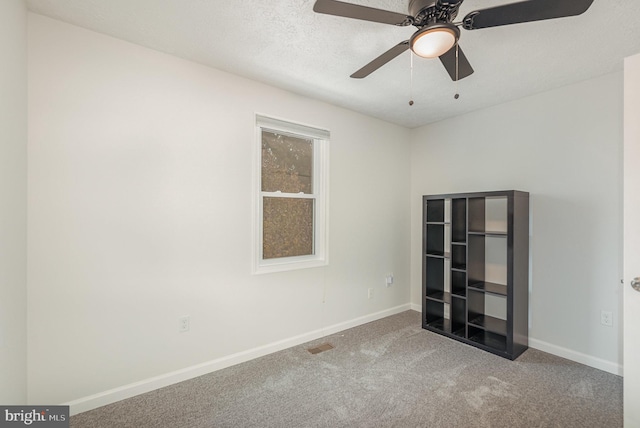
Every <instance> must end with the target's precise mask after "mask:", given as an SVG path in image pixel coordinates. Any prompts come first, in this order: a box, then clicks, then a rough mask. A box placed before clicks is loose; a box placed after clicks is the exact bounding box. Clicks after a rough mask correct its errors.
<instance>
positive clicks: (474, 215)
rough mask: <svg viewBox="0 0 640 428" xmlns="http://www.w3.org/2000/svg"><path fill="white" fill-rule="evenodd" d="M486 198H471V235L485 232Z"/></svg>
mask: <svg viewBox="0 0 640 428" xmlns="http://www.w3.org/2000/svg"><path fill="white" fill-rule="evenodd" d="M484 201H485V198H469V202H468V203H469V221H468V224H469V233H473V232H484V231H485V203H484Z"/></svg>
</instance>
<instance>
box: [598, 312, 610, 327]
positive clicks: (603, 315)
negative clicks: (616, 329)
mask: <svg viewBox="0 0 640 428" xmlns="http://www.w3.org/2000/svg"><path fill="white" fill-rule="evenodd" d="M600 324H602V325H606V326H607V327H613V314H612V313H611V312H610V311H600Z"/></svg>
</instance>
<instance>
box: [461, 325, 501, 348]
mask: <svg viewBox="0 0 640 428" xmlns="http://www.w3.org/2000/svg"><path fill="white" fill-rule="evenodd" d="M468 328H469V340H471V341H473V342H476V343H479V344H481V345H483V346H486V347H488V348H492V349H495V350H497V351H500V352H506V350H507V337H506V336H504V335H502V334H496V333H492V332H490V331H487V330H483V329H481V328H477V327H473V326H471V325H469V327H468Z"/></svg>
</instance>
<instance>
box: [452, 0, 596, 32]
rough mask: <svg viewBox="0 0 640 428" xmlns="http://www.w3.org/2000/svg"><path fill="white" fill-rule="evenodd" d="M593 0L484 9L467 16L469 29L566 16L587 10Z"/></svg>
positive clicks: (532, 0) (538, 0) (537, 0)
mask: <svg viewBox="0 0 640 428" xmlns="http://www.w3.org/2000/svg"><path fill="white" fill-rule="evenodd" d="M591 3H593V0H528V1H523V2H519V3H511V4H505V5H503V6H496V7H492V8H489V9H482V10H478V11H475V12H471V13H469V14H468V15H467V16H465V18H464V21H463V27H464V28H465V29H467V30H477V29H479V28H488V27H498V26H500V25H510V24H519V23H521V22H530V21H542V20H545V19H553V18H564V17H566V16H575V15H580V14H581V13H584V12H586V10H587V9H589V6H591Z"/></svg>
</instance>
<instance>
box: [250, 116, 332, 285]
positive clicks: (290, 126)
mask: <svg viewBox="0 0 640 428" xmlns="http://www.w3.org/2000/svg"><path fill="white" fill-rule="evenodd" d="M255 118H256V121H255V142H254V150H255V151H254V165H253V175H254V179H253V182H254V191H253V201H254V204H253V205H254V227H253V273H254V274H263V273H270V272H283V271H289V270H295V269H307V268H314V267H320V266H326V265H328V264H329V233H328V232H329V215H328V214H329V174H328V173H329V137H330V134H329V131H327V130H324V129H322V128H318V127H315V126H310V125H304V124H300V123H293V122H290V121H287V120H283V119H277V118H274V117H270V116H265V115H261V114H256V115H255ZM262 129H268V130H271V131H276V132H281V133H284V134H294V135H300V136H304V137H310V138H313V139H314V140H315V141H314V144H313V150H314V152H313V162H314V163H313V171H314V173H313V174H314V176H313V178H314V181H313V194H314V195H315V198H314V197H313V196H312V195H308V194H299V193H280V192H263V191H262V183H261V179H262V159H261V156H262ZM270 195H277V196H279V197H291V198H314V199H315V209H314V214H315V217H314V219H313V220H314V221H313V224H314V253H315V254H313V255H309V256H297V257H282V258H278V259H268V260H263V259H262V248H263V245H262V215H263V214H262V203H263V202H262V201H263V198H264V197H268V196H270Z"/></svg>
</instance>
